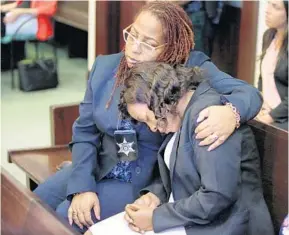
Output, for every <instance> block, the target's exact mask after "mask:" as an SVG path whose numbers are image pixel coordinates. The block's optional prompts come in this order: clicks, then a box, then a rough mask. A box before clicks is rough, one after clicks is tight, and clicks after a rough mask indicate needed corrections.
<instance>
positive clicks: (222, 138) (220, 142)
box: [208, 136, 228, 151]
mask: <svg viewBox="0 0 289 235" xmlns="http://www.w3.org/2000/svg"><path fill="white" fill-rule="evenodd" d="M227 138H228V137H226V136H221V137H219V139H218V140H217V141H215V143H213V144H212V145H210V147H209V148H208V151H212V150H214V149H216V148H217V147H219V146H220V145H221V144H223V143H224V142H225V141H226V139H227Z"/></svg>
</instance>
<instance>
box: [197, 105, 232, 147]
mask: <svg viewBox="0 0 289 235" xmlns="http://www.w3.org/2000/svg"><path fill="white" fill-rule="evenodd" d="M197 122H198V123H200V124H199V125H198V126H197V128H196V130H195V133H196V134H197V135H196V139H202V141H201V142H200V144H199V145H200V146H205V145H210V146H209V148H208V151H211V150H213V149H215V148H217V147H218V146H220V145H221V144H223V143H224V142H225V141H226V140H227V139H228V138H229V136H230V135H231V134H232V133H233V132H234V130H235V128H236V116H235V114H234V112H233V111H232V109H231V107H229V106H225V105H224V106H210V107H208V108H205V109H203V110H202V111H201V112H200V114H199V117H198V119H197Z"/></svg>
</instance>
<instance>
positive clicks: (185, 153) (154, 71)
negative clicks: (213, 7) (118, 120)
mask: <svg viewBox="0 0 289 235" xmlns="http://www.w3.org/2000/svg"><path fill="white" fill-rule="evenodd" d="M203 76H204V77H205V76H206V73H205V71H204V73H203V72H202V71H200V69H197V68H186V67H184V66H176V68H173V67H172V66H170V65H168V64H164V63H156V62H150V63H143V64H140V65H137V66H135V67H134V68H133V69H132V70H131V72H130V75H129V76H128V78H127V79H126V81H125V88H124V90H123V91H122V93H121V100H120V106H119V108H120V111H121V113H122V115H123V118H130V119H132V120H136V121H138V122H144V123H146V124H147V125H148V126H149V127H150V129H152V130H154V129H155V130H158V131H159V132H161V133H165V134H169V133H173V134H169V135H168V136H167V138H166V140H165V141H164V142H163V144H162V146H161V147H160V150H159V154H158V163H157V164H156V165H155V169H154V180H153V183H152V184H150V185H149V186H147V187H146V188H144V189H142V190H141V195H143V196H142V197H140V198H139V199H138V200H136V201H135V203H134V204H130V205H127V206H126V213H127V214H126V216H125V218H126V220H127V221H128V222H129V223H130V227H131V228H132V229H133V230H136V231H150V230H154V231H155V232H161V231H164V230H166V229H170V228H174V227H180V229H181V228H183V227H184V228H185V231H186V234H188V235H195V234H198V235H211V234H222V235H226V234H227V235H239V234H240V235H241V234H242V235H243V234H249V235H256V234H265V235H273V228H272V223H271V219H270V215H269V212H268V209H267V206H266V203H265V201H264V198H263V192H262V186H261V177H260V165H259V156H258V151H257V147H256V143H255V139H254V135H253V133H252V131H251V129H250V128H249V126H248V125H246V124H244V125H242V126H241V127H240V128H239V129H237V130H235V131H234V133H233V134H232V135H231V136H230V137H229V138H228V140H227V141H226V142H225V143H223V144H222V145H221V146H219V147H218V148H216V149H215V150H213V151H207V148H206V147H203V146H200V141H199V140H197V139H196V138H195V137H196V133H195V130H196V128H197V119H198V115H199V113H200V112H201V111H202V110H203V109H205V108H206V107H209V106H212V105H220V104H221V100H222V95H220V94H218V93H217V92H216V90H215V89H213V88H212V87H211V86H210V84H209V82H208V81H207V80H204V79H203V78H202V77H203Z"/></svg>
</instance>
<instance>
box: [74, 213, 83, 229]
mask: <svg viewBox="0 0 289 235" xmlns="http://www.w3.org/2000/svg"><path fill="white" fill-rule="evenodd" d="M72 218H73V222H74V223H75V224H76V225H77V226H78V227H79V228H80V229H83V225H82V224H81V223H80V221H79V219H78V216H77V214H73V215H72Z"/></svg>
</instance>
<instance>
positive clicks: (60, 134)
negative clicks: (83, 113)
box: [50, 104, 79, 145]
mask: <svg viewBox="0 0 289 235" xmlns="http://www.w3.org/2000/svg"><path fill="white" fill-rule="evenodd" d="M78 109H79V104H69V105H53V106H51V107H50V123H51V124H50V126H51V144H52V145H65V144H68V143H69V142H70V141H71V137H72V125H73V123H74V121H75V120H76V119H77V118H78V115H79V110H78Z"/></svg>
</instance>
